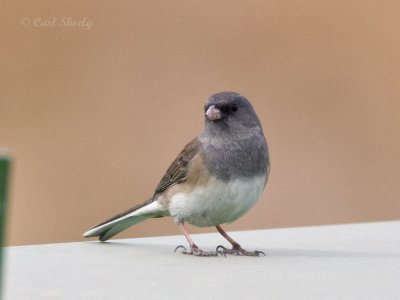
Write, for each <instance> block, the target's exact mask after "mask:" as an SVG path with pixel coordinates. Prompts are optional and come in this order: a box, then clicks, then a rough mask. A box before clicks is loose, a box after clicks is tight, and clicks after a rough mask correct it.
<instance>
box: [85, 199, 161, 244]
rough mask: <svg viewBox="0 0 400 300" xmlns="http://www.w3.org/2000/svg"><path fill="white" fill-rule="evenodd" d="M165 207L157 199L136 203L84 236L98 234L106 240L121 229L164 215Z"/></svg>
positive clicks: (100, 238)
mask: <svg viewBox="0 0 400 300" xmlns="http://www.w3.org/2000/svg"><path fill="white" fill-rule="evenodd" d="M162 216H165V214H163V209H162V207H161V205H160V204H159V203H158V202H157V201H153V199H152V198H151V199H149V200H148V201H146V202H144V203H142V204H139V205H136V206H134V207H132V208H131V209H128V210H126V211H124V212H122V213H120V214H118V215H116V216H114V217H112V218H110V219H108V220H106V221H104V222H101V223H100V224H98V225H96V226H94V227H93V228H92V229H90V230H88V231H86V232H85V233H84V234H83V236H84V237H95V236H98V237H99V240H100V241H102V242H104V241H106V240H108V239H109V238H111V237H113V236H114V235H116V234H118V233H120V232H121V231H123V230H125V229H127V228H128V227H131V226H133V225H136V224H137V223H139V222H142V221H144V220H146V219H148V218H152V217H153V218H154V217H162Z"/></svg>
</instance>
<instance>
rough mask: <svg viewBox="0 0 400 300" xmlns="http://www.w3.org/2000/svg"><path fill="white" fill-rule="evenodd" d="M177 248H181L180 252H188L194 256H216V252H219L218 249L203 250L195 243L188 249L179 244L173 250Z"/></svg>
mask: <svg viewBox="0 0 400 300" xmlns="http://www.w3.org/2000/svg"><path fill="white" fill-rule="evenodd" d="M179 248H182V249H183V250H182V254H190V255H195V256H217V255H218V253H221V252H220V251H203V250H200V249H199V248H198V247H197V246H196V245H193V246H191V247H190V249H186V248H185V247H184V246H182V245H179V246H178V247H176V248H175V250H174V252H176V250H178V249H179Z"/></svg>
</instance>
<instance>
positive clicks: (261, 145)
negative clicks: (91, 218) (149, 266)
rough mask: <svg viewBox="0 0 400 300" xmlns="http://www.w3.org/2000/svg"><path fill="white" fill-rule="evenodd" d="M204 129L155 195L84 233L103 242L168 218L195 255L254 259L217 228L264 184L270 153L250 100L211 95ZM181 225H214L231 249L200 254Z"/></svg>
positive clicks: (244, 208) (244, 209)
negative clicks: (137, 226)
mask: <svg viewBox="0 0 400 300" xmlns="http://www.w3.org/2000/svg"><path fill="white" fill-rule="evenodd" d="M204 110H205V129H204V131H203V132H202V133H201V134H200V135H199V136H198V137H196V138H195V139H194V140H192V141H191V142H190V143H189V144H187V145H186V146H185V148H183V150H182V151H181V153H179V155H178V157H177V158H176V159H175V160H174V161H173V163H172V164H171V166H170V167H169V168H168V170H167V172H166V173H165V175H164V177H163V178H162V179H161V182H160V183H159V184H158V186H157V188H156V190H155V192H154V195H153V196H152V197H151V198H150V199H149V200H147V201H146V202H144V203H142V204H139V205H136V206H134V207H133V208H131V209H128V210H127V211H124V212H122V213H120V214H118V215H116V216H114V217H112V218H111V219H108V220H106V221H104V222H102V223H100V224H98V225H96V226H95V227H93V228H92V229H90V230H89V231H87V232H86V233H84V235H83V236H84V237H94V236H98V237H99V240H101V241H106V240H108V239H109V238H111V237H113V236H114V235H116V234H118V233H120V232H121V231H123V230H125V229H127V228H128V227H130V226H133V225H135V224H137V223H139V222H141V221H144V220H146V219H147V218H158V217H165V216H171V217H174V219H175V222H176V223H177V224H178V226H179V228H180V229H181V230H182V232H183V234H184V235H185V237H186V239H187V241H188V242H189V245H190V249H186V248H184V247H183V246H178V247H177V248H183V251H182V253H184V254H193V255H197V256H210V255H217V253H218V252H219V251H220V250H219V249H221V250H222V251H221V252H222V253H223V254H225V253H231V254H242V255H251V256H258V255H259V254H260V253H262V252H261V251H246V250H244V249H243V248H242V247H241V246H240V245H239V244H238V243H237V242H235V241H234V240H233V239H231V238H230V237H229V236H228V235H227V234H226V232H225V231H224V230H222V228H221V226H220V225H221V224H224V223H231V222H233V221H235V220H236V219H238V218H240V217H241V216H243V215H244V214H245V213H246V212H247V211H249V210H250V209H251V208H252V207H253V205H254V204H255V203H256V202H257V200H258V198H259V197H260V195H261V193H262V192H263V190H264V187H265V185H266V183H267V179H268V174H269V166H270V164H269V153H268V146H267V142H266V140H265V137H264V134H263V130H262V128H261V123H260V121H259V119H258V117H257V115H256V113H255V111H254V109H253V107H252V105H251V104H250V102H249V101H248V100H247V99H246V98H245V97H244V96H242V95H240V94H238V93H235V92H221V93H217V94H214V95H212V96H211V97H210V98H209V99H208V101H207V104H206V105H205V108H204ZM184 222H188V223H190V224H192V225H195V226H199V227H206V226H216V228H217V230H218V232H219V233H221V234H222V236H223V237H225V238H226V239H227V240H228V241H229V242H230V243H231V244H232V246H233V247H232V249H227V248H225V247H223V246H218V247H217V249H216V250H217V251H215V252H214V251H210V252H206V251H202V250H200V249H199V248H198V247H197V246H196V245H195V244H194V243H193V241H192V239H191V238H190V236H189V234H188V232H187V231H186V229H185V227H184V226H183V224H184Z"/></svg>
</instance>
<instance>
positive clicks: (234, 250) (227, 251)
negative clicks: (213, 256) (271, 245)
mask: <svg viewBox="0 0 400 300" xmlns="http://www.w3.org/2000/svg"><path fill="white" fill-rule="evenodd" d="M220 249H222V250H220ZM216 251H217V252H218V253H222V254H223V255H226V254H233V255H245V256H260V254H262V255H264V256H265V253H264V252H262V251H258V250H255V251H247V250H244V249H243V248H242V247H240V246H239V245H238V246H233V247H232V249H228V248H225V247H224V246H222V245H219V246H218V247H217V249H216Z"/></svg>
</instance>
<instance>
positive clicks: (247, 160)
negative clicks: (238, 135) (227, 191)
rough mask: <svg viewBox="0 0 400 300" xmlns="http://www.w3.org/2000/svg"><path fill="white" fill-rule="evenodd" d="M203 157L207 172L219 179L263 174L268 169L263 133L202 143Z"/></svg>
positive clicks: (267, 156) (267, 153) (267, 154)
mask: <svg viewBox="0 0 400 300" xmlns="http://www.w3.org/2000/svg"><path fill="white" fill-rule="evenodd" d="M202 150H203V151H201V153H202V155H203V159H204V162H205V165H206V167H207V170H208V172H209V173H210V174H211V175H214V176H216V177H217V178H218V179H220V180H224V181H227V180H230V179H235V178H250V177H254V176H258V175H265V174H267V173H268V170H269V152H268V146H267V142H266V141H265V138H264V136H263V135H261V134H260V135H254V136H251V137H247V138H245V139H236V140H231V141H229V142H227V141H226V140H225V141H224V142H214V143H212V142H209V143H204V144H203V149H202Z"/></svg>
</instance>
